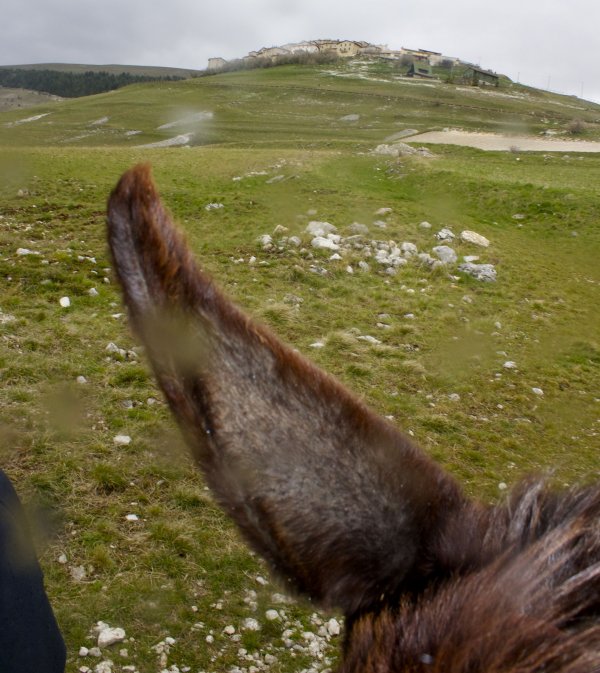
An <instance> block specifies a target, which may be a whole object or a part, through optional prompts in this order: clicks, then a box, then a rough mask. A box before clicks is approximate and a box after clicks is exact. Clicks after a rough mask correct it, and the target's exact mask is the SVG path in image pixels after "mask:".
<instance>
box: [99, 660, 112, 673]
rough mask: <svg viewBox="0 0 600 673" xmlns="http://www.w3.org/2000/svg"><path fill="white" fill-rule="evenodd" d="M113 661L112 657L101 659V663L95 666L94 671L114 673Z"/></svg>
mask: <svg viewBox="0 0 600 673" xmlns="http://www.w3.org/2000/svg"><path fill="white" fill-rule="evenodd" d="M113 665H114V664H113V662H112V661H110V659H107V660H106V661H101V662H100V663H99V664H96V666H94V673H113V668H112V667H113Z"/></svg>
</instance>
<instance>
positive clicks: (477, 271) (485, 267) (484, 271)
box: [458, 262, 497, 283]
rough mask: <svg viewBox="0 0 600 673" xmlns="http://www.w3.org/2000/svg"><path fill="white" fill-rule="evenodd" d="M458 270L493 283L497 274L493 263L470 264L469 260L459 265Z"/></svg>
mask: <svg viewBox="0 0 600 673" xmlns="http://www.w3.org/2000/svg"><path fill="white" fill-rule="evenodd" d="M458 270H459V271H462V272H463V273H466V274H468V275H469V276H473V278H475V279H477V280H481V281H484V282H487V283H493V282H494V281H495V280H496V275H497V274H496V269H495V268H494V265H493V264H472V263H471V262H465V263H464V264H460V265H459V267H458Z"/></svg>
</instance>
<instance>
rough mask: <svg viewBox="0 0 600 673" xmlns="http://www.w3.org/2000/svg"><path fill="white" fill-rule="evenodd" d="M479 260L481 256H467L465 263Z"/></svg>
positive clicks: (464, 258) (464, 259)
mask: <svg viewBox="0 0 600 673" xmlns="http://www.w3.org/2000/svg"><path fill="white" fill-rule="evenodd" d="M478 260H479V255H465V256H464V257H463V261H465V262H477V261H478Z"/></svg>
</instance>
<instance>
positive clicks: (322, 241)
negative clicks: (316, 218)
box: [310, 236, 340, 250]
mask: <svg viewBox="0 0 600 673" xmlns="http://www.w3.org/2000/svg"><path fill="white" fill-rule="evenodd" d="M310 244H311V245H312V247H313V248H318V249H322V250H339V249H340V246H339V245H338V244H337V243H334V242H333V241H332V240H331V239H330V238H324V237H323V236H315V238H313V240H312V241H311V242H310Z"/></svg>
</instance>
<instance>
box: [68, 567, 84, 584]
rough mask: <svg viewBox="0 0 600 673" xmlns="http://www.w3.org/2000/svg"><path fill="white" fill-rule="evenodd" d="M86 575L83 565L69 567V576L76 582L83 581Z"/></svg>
mask: <svg viewBox="0 0 600 673" xmlns="http://www.w3.org/2000/svg"><path fill="white" fill-rule="evenodd" d="M86 576H87V573H86V572H85V568H84V567H83V566H74V567H73V568H71V578H72V579H74V580H75V581H76V582H83V580H84V579H85V578H86Z"/></svg>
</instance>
